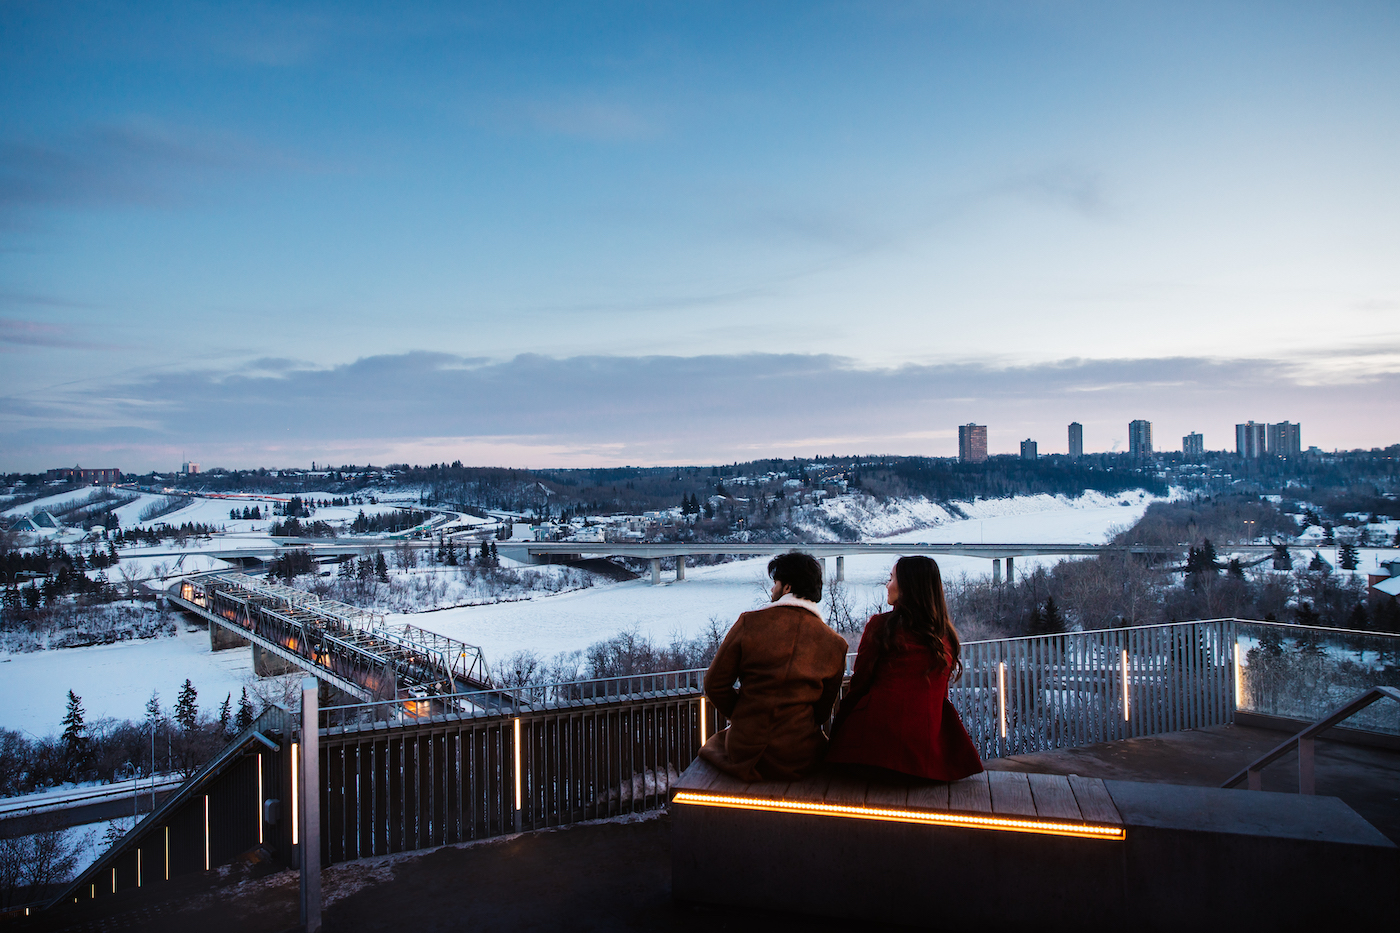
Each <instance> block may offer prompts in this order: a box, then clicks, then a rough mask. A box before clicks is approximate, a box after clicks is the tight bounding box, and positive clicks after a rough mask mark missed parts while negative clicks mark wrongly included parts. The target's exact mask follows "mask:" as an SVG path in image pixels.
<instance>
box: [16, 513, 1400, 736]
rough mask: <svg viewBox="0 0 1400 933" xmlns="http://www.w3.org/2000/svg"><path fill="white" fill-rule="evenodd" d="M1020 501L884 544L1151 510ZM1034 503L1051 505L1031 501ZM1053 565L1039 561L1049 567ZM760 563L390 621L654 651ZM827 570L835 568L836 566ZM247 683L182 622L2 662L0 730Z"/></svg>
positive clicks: (861, 581) (44, 729)
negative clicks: (169, 631) (145, 636)
mask: <svg viewBox="0 0 1400 933" xmlns="http://www.w3.org/2000/svg"><path fill="white" fill-rule="evenodd" d="M1027 498H1031V499H1034V500H1037V501H1035V502H1026V503H1020V504H1018V503H1016V501H1015V500H981V501H979V502H978V503H973V504H969V505H967V506H964V508H965V509H967V510H968V511H969V512H971V513H972V514H974V515H977V516H979V517H977V518H971V519H955V518H951V517H948V518H946V519H945V520H944V521H943V523H942V524H940V525H936V526H934V527H931V528H922V529H918V530H914V531H907V532H904V533H903V534H900V535H896V536H893V537H890V538H885V539H883V540H889V541H895V542H921V541H922V542H929V543H952V542H957V541H961V542H965V543H974V542H977V541H979V540H980V541H985V542H989V543H991V542H1013V541H1014V542H1024V543H1037V542H1051V543H1087V544H1098V543H1102V542H1103V541H1104V539H1105V537H1106V536H1107V535H1108V534H1109V533H1110V532H1111V531H1112V530H1113V529H1115V528H1116V527H1118V526H1126V525H1131V524H1132V523H1133V522H1134V521H1136V520H1137V519H1138V518H1139V517H1140V516H1141V515H1142V512H1143V510H1145V509H1146V507H1147V503H1148V502H1149V501H1151V498H1150V497H1145V496H1138V495H1137V494H1136V493H1133V494H1129V495H1125V496H1123V497H1112V498H1109V499H1107V500H1105V501H1095V500H1092V499H1088V500H1087V501H1086V499H1087V497H1081V498H1080V499H1079V500H1070V501H1065V502H1061V501H1059V500H1056V499H1054V498H1053V497H1048V496H1047V497H1027ZM1042 499H1044V500H1050V501H1039V500H1042ZM209 501H214V502H217V501H218V500H209ZM225 501H227V500H225ZM1119 503H1126V504H1119ZM228 508H231V506H227V505H226V506H224V515H225V521H227V518H226V516H227V515H228V511H227V510H228ZM355 508H356V509H358V507H355ZM1037 509H1038V510H1037ZM945 514H946V513H945ZM266 540H267V539H266V538H265V537H261V536H256V535H249V536H238V537H232V536H221V537H220V538H219V539H218V542H219V545H220V546H221V547H227V546H229V545H230V544H234V543H236V542H238V541H246V542H247V543H248V544H249V545H250V546H251V545H253V544H255V543H260V542H265V541H266ZM164 550H169V549H168V548H164ZM140 555H141V549H130V550H127V549H124V550H123V551H122V564H120V565H118V567H121V566H123V565H126V564H127V563H128V562H129V561H130V562H131V566H133V567H137V566H139V567H141V568H142V569H143V570H149V571H158V572H160V573H161V574H162V575H163V574H165V573H170V572H179V571H186V572H189V571H192V570H194V569H196V568H199V569H204V565H203V564H201V563H200V562H201V561H208V562H209V565H208V566H210V567H213V566H216V565H217V563H218V562H216V561H214V560H213V559H212V558H209V557H207V556H206V555H201V554H199V551H198V549H197V548H194V547H192V548H191V549H190V553H189V554H188V555H187V556H185V557H184V559H183V563H182V564H181V565H180V566H178V567H177V566H175V563H176V561H177V560H179V559H178V558H171V557H168V556H162V557H154V556H153V557H148V558H142V557H141V556H140ZM1058 559H1059V558H1055V557H1047V558H1041V559H1039V560H1040V561H1042V562H1044V563H1046V564H1053V563H1055V561H1057V560H1058ZM1374 559H1375V558H1374V557H1370V558H1369V561H1370V562H1374ZM938 562H939V565H940V567H941V568H942V570H943V573H944V576H945V577H948V578H956V577H957V576H958V575H959V574H968V575H971V576H985V575H987V574H989V573H990V572H991V562H990V561H988V560H985V559H981V558H972V557H943V558H939V561H938ZM503 563H505V562H503ZM893 563H894V558H893V557H892V556H890V557H880V556H872V557H850V558H847V559H846V580H847V591H848V593H849V596H850V600H851V602H852V604H853V606H854V607H855V609H856V610H857V611H860V612H865V611H874V610H875V609H877V608H878V607H879V606H880V604H881V602H882V600H883V595H884V587H883V584H884V581H885V578H886V577H887V576H888V575H889V571H890V567H891V566H892V565H893ZM1034 563H1036V560H1034V559H1031V558H1024V559H1021V560H1018V561H1017V563H1016V566H1017V572H1018V573H1019V572H1024V571H1028V570H1030V569H1031V567H1032V566H1033V565H1034ZM766 565H767V560H766V559H762V558H760V559H752V560H742V561H734V562H731V563H727V564H719V565H715V566H712V567H690V568H688V569H687V572H686V576H687V579H686V581H685V582H683V583H679V584H677V583H675V582H672V580H671V579H669V578H671V577H672V575H671V574H669V573H668V574H667V575H666V576H667V578H668V582H667V583H666V584H665V585H663V586H652V585H651V584H650V583H649V582H647V581H646V579H641V580H635V581H631V582H627V583H609V584H601V585H597V586H594V587H592V588H589V589H585V590H577V591H573V592H568V593H560V594H557V595H549V596H536V597H534V598H533V599H529V600H523V601H520V602H511V603H500V604H496V605H489V606H476V607H463V608H457V609H445V610H441V611H437V612H419V613H408V614H401V615H392V616H390V617H389V621H391V622H410V623H412V624H414V625H418V626H421V627H423V628H426V629H429V630H431V631H436V632H440V633H442V634H444V635H449V636H451V637H453V638H458V639H461V640H462V641H465V642H467V643H469V644H473V645H478V646H480V647H481V648H482V649H483V650H484V651H485V652H486V657H487V661H488V663H496V662H498V661H500V660H501V659H503V658H504V657H506V656H507V655H509V654H511V653H513V652H515V651H518V650H521V649H529V650H532V651H535V652H537V653H539V654H541V655H544V656H545V657H549V656H552V655H553V654H555V653H557V652H560V651H573V650H580V649H583V648H586V647H588V646H589V645H591V644H593V643H594V642H597V641H601V640H603V639H605V638H610V637H612V636H613V635H616V634H617V633H619V632H621V631H624V630H627V629H635V630H637V631H638V632H640V633H642V634H644V635H647V636H648V637H651V638H653V639H655V640H658V641H669V640H670V639H671V638H673V637H681V638H692V637H695V636H696V635H698V634H700V633H701V632H702V631H704V630H705V629H706V628H707V627H708V625H709V621H710V619H711V617H714V618H716V619H718V620H719V621H720V623H721V624H722V625H724V626H727V625H728V624H729V623H730V622H732V621H733V620H734V618H735V617H736V616H737V615H738V614H739V613H741V612H744V611H747V610H749V609H753V608H756V607H758V606H760V605H763V604H764V603H765V602H766V601H767V595H766V594H767V589H768V585H769V583H768V580H767V577H766V575H765V572H764V568H765V566H766ZM162 566H163V567H164V569H162ZM1363 566H1365V565H1363ZM828 567H829V569H831V570H834V561H832V562H829V563H828ZM109 573H110V572H109ZM113 579H117V576H113ZM251 673H252V658H251V653H250V652H249V651H248V650H247V649H246V648H245V649H234V650H230V651H223V652H219V653H217V654H214V653H212V652H210V651H209V637H208V634H207V633H206V632H204V631H203V630H199V631H197V632H195V633H190V632H187V631H186V626H185V625H184V624H181V626H180V628H179V635H178V637H176V638H166V639H158V640H153V641H145V642H127V643H122V644H116V645H104V646H100V647H92V648H71V649H63V650H57V651H42V652H35V653H32V654H26V655H0V726H3V727H5V728H11V729H16V728H19V729H25V730H26V731H28V732H31V733H33V734H36V735H45V734H48V733H51V732H56V731H57V730H58V722H59V720H60V719H61V718H62V716H63V709H64V704H65V700H66V696H67V691H68V690H69V689H70V688H71V689H73V690H74V691H75V692H77V693H78V694H79V695H80V696H82V697H83V703H84V705H85V707H86V708H87V712H88V719H89V721H92V720H95V719H98V718H101V717H104V716H113V717H119V718H133V719H136V718H140V717H141V715H142V713H143V710H144V707H145V702H146V699H147V698H148V697H149V696H150V694H151V691H152V690H159V691H160V694H161V697H162V699H163V701H164V702H165V703H166V705H167V706H168V705H169V703H170V702H171V701H172V700H173V698H174V696H175V693H176V692H177V691H178V689H179V686H180V684H181V683H182V682H183V681H184V679H185V677H190V678H191V679H192V680H193V681H194V684H195V686H196V688H198V690H199V694H200V703H201V706H202V707H206V708H213V707H216V706H217V704H218V703H219V702H220V701H222V700H223V698H224V695H225V694H227V693H233V694H234V696H235V697H236V696H237V695H238V693H239V691H240V690H241V689H242V687H243V686H244V684H245V682H246V681H247V679H248V678H249V677H250V676H251Z"/></svg>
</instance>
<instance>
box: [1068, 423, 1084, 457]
mask: <svg viewBox="0 0 1400 933" xmlns="http://www.w3.org/2000/svg"><path fill="white" fill-rule="evenodd" d="M1069 456H1070V459H1071V460H1078V459H1079V458H1080V457H1082V456H1084V425H1082V424H1080V423H1079V422H1078V421H1071V422H1070V423H1069Z"/></svg>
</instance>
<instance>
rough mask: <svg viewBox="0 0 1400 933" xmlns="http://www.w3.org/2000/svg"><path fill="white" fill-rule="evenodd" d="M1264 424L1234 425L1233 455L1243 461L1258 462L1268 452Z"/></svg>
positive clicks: (1265, 426)
mask: <svg viewBox="0 0 1400 933" xmlns="http://www.w3.org/2000/svg"><path fill="white" fill-rule="evenodd" d="M1268 428H1269V426H1268V425H1266V424H1258V423H1256V422H1254V421H1247V422H1245V423H1244V424H1237V425H1235V455H1236V456H1238V457H1243V458H1244V459H1245V460H1258V459H1259V458H1260V457H1262V456H1264V454H1265V452H1266V451H1267V450H1268V441H1267V439H1266V438H1267V436H1268Z"/></svg>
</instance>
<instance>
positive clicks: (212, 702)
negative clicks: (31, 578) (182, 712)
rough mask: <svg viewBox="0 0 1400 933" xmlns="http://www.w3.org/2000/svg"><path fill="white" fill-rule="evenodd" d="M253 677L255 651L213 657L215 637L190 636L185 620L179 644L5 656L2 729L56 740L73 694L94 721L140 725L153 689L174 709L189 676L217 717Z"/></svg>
mask: <svg viewBox="0 0 1400 933" xmlns="http://www.w3.org/2000/svg"><path fill="white" fill-rule="evenodd" d="M252 673H253V655H252V652H251V651H250V650H249V649H247V648H234V649H230V650H228V651H220V652H217V653H216V652H212V651H210V650H209V633H208V632H207V631H205V630H204V629H196V630H195V631H193V632H191V631H188V626H186V625H185V624H184V622H183V620H181V624H180V625H179V629H178V634H177V635H176V637H174V638H156V639H151V640H149V641H140V642H120V643H118V644H115V645H98V646H95V647H91V648H63V649H59V650H54V651H35V652H32V653H30V654H4V655H0V727H3V728H6V729H22V730H24V731H25V732H27V733H29V734H30V735H31V736H34V737H40V736H45V735H50V734H54V735H56V734H58V732H59V720H61V719H62V718H63V711H64V709H65V708H66V707H67V703H68V691H69V690H72V691H73V692H74V693H76V694H78V696H80V697H82V698H83V708H84V709H85V710H86V712H87V721H88V722H96V721H97V720H99V719H104V718H109V717H110V718H115V719H133V720H135V719H140V718H141V717H142V716H144V715H145V709H146V700H148V699H149V698H150V696H151V691H152V690H158V691H160V696H161V704H162V705H163V706H165V707H167V708H169V707H171V706H172V705H173V704H174V702H175V697H176V695H177V694H178V693H179V691H180V685H181V684H183V683H184V682H185V678H186V677H188V678H189V679H190V680H191V682H193V684H194V686H195V689H196V690H198V691H199V705H200V709H202V710H205V711H213V710H217V708H218V705H219V704H220V703H222V702H223V700H224V697H225V696H226V695H227V694H229V693H232V694H233V696H234V699H235V701H236V700H237V698H238V695H239V692H240V691H241V690H242V689H243V687H244V685H245V684H246V683H247V682H248V679H249V678H250V677H251V676H252Z"/></svg>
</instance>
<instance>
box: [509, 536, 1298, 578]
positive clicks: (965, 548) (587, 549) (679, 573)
mask: <svg viewBox="0 0 1400 933" xmlns="http://www.w3.org/2000/svg"><path fill="white" fill-rule="evenodd" d="M1185 549H1186V545H1180V546H1163V545H1127V546H1124V545H1107V544H1016V543H1006V544H963V543H961V542H957V543H954V544H922V543H892V542H871V543H862V542H845V543H836V544H800V543H791V542H788V543H782V544H736V543H728V542H718V543H708V544H675V543H663V542H657V543H652V544H619V543H613V544H609V543H605V542H583V541H524V542H522V541H502V542H500V544H498V545H497V550H498V551H499V552H500V554H501V556H502V557H509V558H511V559H512V560H518V561H523V562H527V563H560V562H565V561H569V560H581V559H583V558H585V557H633V558H639V559H642V560H649V561H651V582H652V583H660V582H661V560H662V558H674V559H675V561H676V579H677V580H684V579H685V560H686V558H687V557H692V556H696V555H702V554H703V555H719V554H728V555H731V556H755V557H757V556H769V555H774V554H783V553H786V552H788V551H801V552H803V553H804V554H811V555H812V556H813V557H815V558H817V559H818V560H821V561H822V564H823V567H825V564H826V559H827V558H828V557H834V558H836V576H835V579H836V580H844V579H845V578H846V558H847V557H853V556H857V555H863V554H864V555H889V556H890V557H899V556H903V555H905V554H926V555H928V556H930V557H937V556H943V555H952V556H958V557H982V558H986V559H989V560H990V561H991V562H992V580H993V581H994V582H1000V581H1001V562H1002V561H1003V560H1005V561H1006V577H1007V579H1008V580H1010V579H1012V578H1013V574H1014V572H1015V560H1016V558H1018V557H1092V556H1093V555H1095V554H1105V553H1128V554H1152V555H1160V556H1165V557H1175V556H1178V555H1180V554H1181V553H1182V552H1183V551H1184V550H1185ZM1229 551H1230V552H1231V553H1254V552H1258V554H1261V555H1267V554H1271V553H1273V546H1272V545H1246V546H1241V547H1233V546H1232V547H1230V548H1229Z"/></svg>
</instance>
